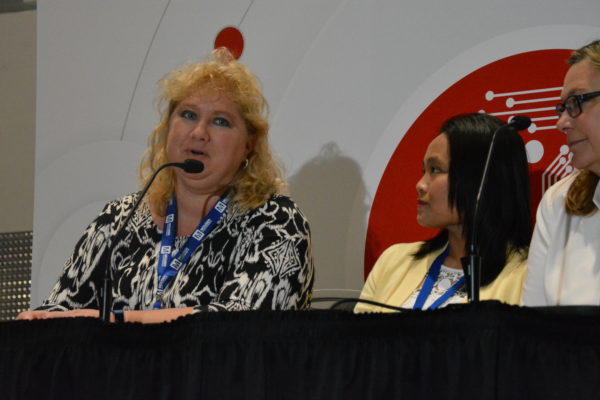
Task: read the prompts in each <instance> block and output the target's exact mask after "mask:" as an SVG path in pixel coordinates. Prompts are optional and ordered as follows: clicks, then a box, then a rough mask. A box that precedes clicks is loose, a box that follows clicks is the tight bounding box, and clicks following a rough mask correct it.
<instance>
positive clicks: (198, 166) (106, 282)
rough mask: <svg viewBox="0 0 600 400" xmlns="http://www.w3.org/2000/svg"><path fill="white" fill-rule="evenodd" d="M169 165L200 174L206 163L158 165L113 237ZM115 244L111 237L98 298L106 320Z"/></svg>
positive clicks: (108, 318) (102, 315)
mask: <svg viewBox="0 0 600 400" xmlns="http://www.w3.org/2000/svg"><path fill="white" fill-rule="evenodd" d="M168 167H177V168H181V169H183V170H184V171H185V172H187V173H190V174H198V173H200V172H202V171H203V170H204V164H203V163H202V162H201V161H198V160H193V159H187V160H185V161H184V162H182V163H176V162H172V163H166V164H163V165H161V166H160V167H158V169H157V170H156V171H154V174H152V177H151V178H150V180H149V181H148V183H146V186H144V189H143V190H142V192H141V194H140V196H139V197H138V198H137V200H136V201H135V203H134V205H133V208H132V209H131V211H130V212H129V214H128V215H127V217H126V218H125V221H124V222H123V224H121V226H120V227H119V229H118V230H117V232H116V233H115V235H114V236H113V238H117V237H119V235H120V234H121V233H122V232H123V230H124V229H125V227H127V224H128V223H129V221H130V220H131V218H132V217H133V215H134V214H135V211H136V210H137V209H138V207H139V205H140V204H141V202H142V199H143V198H144V196H145V195H146V192H147V191H148V189H150V186H151V185H152V182H154V179H155V178H156V176H157V175H158V173H159V172H160V171H162V170H163V169H165V168H168ZM113 244H114V242H113V240H112V239H110V246H109V248H108V251H107V253H106V255H105V257H108V260H107V261H106V264H105V268H104V278H103V279H102V290H101V291H100V298H99V299H98V302H99V304H100V319H101V320H102V321H104V322H109V321H110V312H111V311H112V279H111V277H110V269H111V267H112V266H111V265H110V256H111V253H112V250H113Z"/></svg>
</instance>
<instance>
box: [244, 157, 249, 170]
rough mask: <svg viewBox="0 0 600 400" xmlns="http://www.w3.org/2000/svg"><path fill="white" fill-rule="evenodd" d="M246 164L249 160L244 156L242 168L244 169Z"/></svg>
mask: <svg viewBox="0 0 600 400" xmlns="http://www.w3.org/2000/svg"><path fill="white" fill-rule="evenodd" d="M248 164H250V161H249V160H248V159H247V158H246V159H245V160H244V162H243V163H242V169H246V168H247V167H248Z"/></svg>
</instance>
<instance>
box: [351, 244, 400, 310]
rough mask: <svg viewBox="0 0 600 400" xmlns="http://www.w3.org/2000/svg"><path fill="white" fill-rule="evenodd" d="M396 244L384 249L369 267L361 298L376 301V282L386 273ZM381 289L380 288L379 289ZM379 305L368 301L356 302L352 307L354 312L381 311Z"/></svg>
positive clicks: (380, 280)
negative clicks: (369, 270)
mask: <svg viewBox="0 0 600 400" xmlns="http://www.w3.org/2000/svg"><path fill="white" fill-rule="evenodd" d="M397 248H398V245H393V246H390V247H388V248H387V249H385V250H384V252H383V253H381V255H380V256H379V258H378V259H377V261H376V262H375V265H373V268H372V269H371V272H370V273H369V276H368V277H367V280H366V281H365V284H364V286H363V288H362V290H361V292H360V296H359V298H360V299H362V300H370V301H378V299H379V297H377V293H378V291H377V286H378V285H377V284H378V283H381V282H382V274H386V270H387V267H388V266H389V265H391V263H390V256H392V255H393V254H396V253H397ZM380 290H381V289H380ZM381 311H382V309H381V307H378V306H376V305H373V304H368V303H360V302H359V303H357V304H356V306H355V307H354V312H355V313H365V312H381Z"/></svg>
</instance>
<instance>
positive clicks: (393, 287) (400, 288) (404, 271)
mask: <svg viewBox="0 0 600 400" xmlns="http://www.w3.org/2000/svg"><path fill="white" fill-rule="evenodd" d="M421 243H423V242H415V243H399V244H395V245H393V246H390V247H388V248H387V249H386V250H385V251H384V252H383V254H381V256H380V257H379V259H378V260H377V262H376V263H375V266H374V267H373V269H372V270H371V273H370V274H369V277H368V278H367V281H366V282H365V285H364V287H363V289H362V291H361V293H360V298H361V299H366V300H373V301H376V302H379V303H384V304H389V305H393V306H396V307H401V306H402V304H404V302H405V301H406V300H407V299H408V297H409V296H410V295H411V294H412V292H414V291H415V290H416V289H417V288H419V287H421V285H422V283H423V281H424V280H425V277H426V275H427V272H428V271H429V267H430V266H431V264H432V263H433V261H434V260H435V258H436V257H437V256H438V255H439V254H440V253H441V252H442V251H443V250H444V249H440V250H438V251H435V252H432V253H430V254H428V255H427V256H425V257H423V258H422V259H420V260H416V259H414V258H413V256H412V254H413V253H415V252H416V251H417V249H418V248H419V246H420V245H421ZM526 270H527V260H526V259H525V258H521V257H520V256H519V255H513V256H512V257H511V258H510V259H509V260H508V263H507V264H506V266H505V267H504V269H503V270H502V272H501V273H500V275H498V277H497V278H496V279H495V280H494V281H493V282H492V283H491V284H489V285H487V286H484V287H482V288H481V289H480V292H479V297H480V299H481V300H500V301H503V302H505V303H508V304H519V302H520V299H521V291H522V288H523V282H524V279H525V272H526ZM354 311H355V312H393V311H394V310H392V309H389V308H383V307H379V306H373V305H370V304H366V303H358V304H357V305H356V307H355V309H354Z"/></svg>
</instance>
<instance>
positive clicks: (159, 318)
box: [17, 307, 194, 324]
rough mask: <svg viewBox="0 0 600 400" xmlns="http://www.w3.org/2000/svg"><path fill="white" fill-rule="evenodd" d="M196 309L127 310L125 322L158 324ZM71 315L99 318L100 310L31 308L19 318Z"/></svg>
mask: <svg viewBox="0 0 600 400" xmlns="http://www.w3.org/2000/svg"><path fill="white" fill-rule="evenodd" d="M193 311H194V309H193V308H192V307H186V308H167V309H162V310H144V311H141V310H140V311H125V313H124V316H125V322H141V323H144V324H157V323H161V322H169V321H173V320H175V319H177V318H179V317H182V316H184V315H189V314H191V313H192V312H193ZM71 317H93V318H99V317H100V312H99V311H98V310H93V309H89V308H83V309H81V310H69V311H42V310H29V311H23V312H22V313H21V314H19V315H18V316H17V319H25V320H32V319H51V318H71ZM110 322H115V317H114V315H113V314H112V313H111V316H110Z"/></svg>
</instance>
